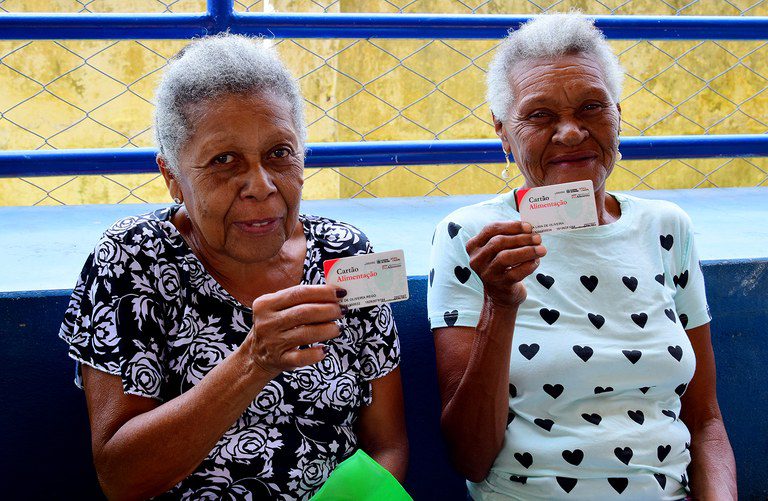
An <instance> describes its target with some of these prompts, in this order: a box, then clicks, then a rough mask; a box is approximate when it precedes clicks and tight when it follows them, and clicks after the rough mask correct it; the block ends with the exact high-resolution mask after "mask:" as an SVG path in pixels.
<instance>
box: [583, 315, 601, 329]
mask: <svg viewBox="0 0 768 501" xmlns="http://www.w3.org/2000/svg"><path fill="white" fill-rule="evenodd" d="M587 317H588V318H589V321H590V322H592V325H594V326H595V327H596V328H597V329H598V330H600V327H602V326H603V324H604V323H605V318H603V316H602V315H596V314H594V313H587Z"/></svg>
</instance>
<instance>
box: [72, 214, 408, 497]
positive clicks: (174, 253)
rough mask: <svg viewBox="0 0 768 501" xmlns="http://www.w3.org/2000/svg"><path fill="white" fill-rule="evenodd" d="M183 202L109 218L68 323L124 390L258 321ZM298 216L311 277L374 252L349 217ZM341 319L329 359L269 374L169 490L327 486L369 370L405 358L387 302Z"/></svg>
mask: <svg viewBox="0 0 768 501" xmlns="http://www.w3.org/2000/svg"><path fill="white" fill-rule="evenodd" d="M176 210H178V206H175V207H172V208H168V209H161V210H158V211H156V212H153V213H150V214H146V215H142V216H137V217H129V218H126V219H123V220H121V221H118V222H117V223H116V224H115V225H114V226H112V227H111V228H110V229H109V230H107V232H106V233H105V234H104V236H103V237H102V239H101V240H100V242H99V243H98V245H97V246H96V249H95V250H94V252H93V253H92V254H91V255H90V256H89V258H88V260H87V261H86V264H85V266H84V268H83V271H82V273H81V275H80V279H79V281H78V282H77V285H76V287H75V289H74V291H73V293H72V298H71V300H70V303H69V307H68V309H67V311H66V313H65V317H64V322H63V323H62V326H61V331H60V333H59V336H60V337H61V338H62V339H64V340H65V341H66V342H67V343H68V344H69V356H70V357H72V358H73V359H75V360H76V361H77V362H78V364H87V365H89V366H92V367H95V368H97V369H99V370H102V371H104V372H107V373H109V374H113V375H116V376H120V377H121V378H122V381H123V389H124V391H125V393H127V394H132V395H139V396H143V397H149V398H154V399H157V400H159V401H160V402H165V401H168V400H170V399H172V398H174V397H176V396H178V395H180V394H181V393H183V392H185V391H187V390H189V389H190V388H192V387H193V386H194V385H195V384H197V383H198V382H199V381H200V380H201V379H202V378H203V377H205V375H206V374H207V373H208V372H209V371H210V370H211V369H213V368H214V367H215V366H216V365H217V364H218V363H220V362H221V361H222V360H223V359H224V358H225V357H226V356H227V355H229V354H230V353H232V351H234V350H235V349H236V348H237V347H238V346H239V345H240V344H241V343H242V342H243V340H244V339H245V337H246V335H247V334H248V331H249V330H250V328H251V326H252V312H251V310H250V309H249V308H246V307H244V306H242V305H241V304H240V303H238V302H237V301H236V300H235V299H234V298H232V297H231V296H230V295H229V294H228V293H227V292H226V291H225V290H224V289H223V288H222V287H221V286H220V285H219V284H218V282H216V281H215V280H214V279H213V278H212V277H211V276H210V275H209V274H208V273H207V272H206V271H205V269H204V268H203V266H202V264H201V263H200V261H199V260H198V259H197V257H195V255H194V254H193V253H192V252H191V250H190V249H189V247H188V246H187V244H186V243H185V241H184V239H183V238H182V237H181V235H180V234H179V233H178V231H177V230H176V228H175V227H174V226H173V224H172V223H171V222H170V218H171V216H172V214H173V213H174V212H175V211H176ZM300 220H301V223H302V225H303V229H304V234H305V235H306V238H307V254H306V259H305V262H304V276H303V280H302V284H322V283H325V277H324V276H323V271H322V269H323V267H322V263H323V261H325V260H326V259H334V258H338V257H344V256H350V255H356V254H364V253H369V252H372V249H371V245H370V243H369V242H368V240H367V238H366V237H365V235H364V234H363V233H362V232H360V231H359V230H358V229H356V228H354V227H353V226H351V225H348V224H344V223H340V222H336V221H333V220H330V219H325V218H321V217H315V216H304V215H302V216H300ZM340 325H341V334H340V335H339V336H338V337H337V338H335V339H333V340H331V341H330V342H328V345H329V347H330V351H329V354H328V355H327V356H326V358H325V359H324V360H323V361H322V362H320V363H318V364H316V365H313V366H310V367H304V368H300V369H297V370H294V371H289V372H285V373H283V374H281V375H280V376H278V377H276V378H275V379H273V380H272V381H271V382H270V383H269V384H267V386H266V387H265V388H264V389H263V390H262V391H261V392H260V393H259V394H258V395H257V396H256V398H255V399H254V401H253V402H252V403H251V405H249V406H248V408H247V409H246V410H245V412H244V413H243V414H242V416H240V418H239V419H238V420H237V422H235V423H234V424H233V425H232V427H231V428H230V429H229V430H228V431H227V432H226V433H225V434H224V436H223V437H222V438H221V439H220V440H219V442H218V443H217V444H216V446H215V447H214V448H213V450H212V451H211V452H210V454H209V455H208V457H207V458H206V459H205V460H204V461H203V462H202V463H201V464H200V466H199V467H198V468H197V470H196V471H195V472H194V473H192V474H191V475H190V476H189V477H187V478H186V479H185V480H183V481H182V482H181V483H179V484H178V485H177V486H175V487H174V488H173V489H171V490H170V491H169V492H168V493H166V494H165V495H163V496H160V498H163V499H165V498H168V499H196V500H197V499H285V500H292V499H307V498H309V497H310V496H311V495H312V494H313V493H314V492H315V491H316V490H317V489H319V487H320V486H321V485H322V484H323V482H324V481H325V480H326V478H327V477H328V475H329V474H330V472H331V471H332V470H333V468H334V467H335V466H336V465H337V464H338V463H339V462H340V461H342V460H344V459H345V458H347V457H348V456H350V455H351V454H352V453H353V452H354V451H355V450H356V448H357V439H356V436H355V432H354V426H355V423H356V421H357V418H358V414H359V410H360V407H361V406H363V405H369V404H370V403H371V387H370V381H371V380H373V379H377V378H380V377H382V376H384V375H386V374H388V373H389V372H390V371H392V370H393V369H395V368H396V367H397V366H398V364H399V360H400V347H399V342H398V338H397V330H396V328H395V323H394V320H393V318H392V312H391V310H390V308H389V307H388V306H386V305H384V306H378V307H373V308H361V309H352V310H350V311H349V313H347V315H346V316H345V318H343V319H342V320H341V321H340ZM78 375H79V370H78ZM76 383H78V385H81V383H80V381H79V376H78V381H76Z"/></svg>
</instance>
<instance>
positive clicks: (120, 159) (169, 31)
mask: <svg viewBox="0 0 768 501" xmlns="http://www.w3.org/2000/svg"><path fill="white" fill-rule="evenodd" d="M528 19H530V16H482V15H435V14H253V13H239V12H235V11H234V9H233V0H208V10H207V12H205V13H200V14H159V15H154V14H74V15H70V14H3V15H0V39H5V40H12V39H23V40H30V39H89V40H92V39H185V38H191V37H194V36H200V35H206V34H212V33H219V32H222V31H226V30H229V31H231V32H234V33H246V34H252V35H263V36H267V37H275V38H374V37H376V38H419V39H460V38H463V39H498V38H502V37H503V36H505V35H506V33H507V32H508V30H510V29H516V28H517V27H518V26H519V25H520V24H521V23H523V22H525V21H527V20H528ZM594 19H595V20H596V21H595V22H596V25H597V26H598V27H599V28H600V29H602V30H603V32H604V33H605V34H606V36H607V37H608V38H611V39H632V40H768V17H714V16H691V17H679V16H595V17H594ZM621 151H622V155H623V156H624V158H625V159H627V160H641V159H654V158H660V159H661V158H663V159H668V158H708V157H768V135H764V134H754V135H723V136H669V137H658V136H656V137H654V136H644V137H627V138H622V142H621ZM154 156H155V151H154V150H153V149H151V148H138V149H93V150H57V151H5V152H0V177H26V176H48V175H81V174H118V173H143V172H156V170H157V169H156V167H155V163H154ZM501 161H503V156H502V154H501V146H500V143H499V141H495V140H464V141H381V142H361V143H319V144H310V145H309V152H308V155H307V161H306V166H307V167H356V166H376V165H419V164H422V165H423V164H458V163H475V164H477V163H497V162H501Z"/></svg>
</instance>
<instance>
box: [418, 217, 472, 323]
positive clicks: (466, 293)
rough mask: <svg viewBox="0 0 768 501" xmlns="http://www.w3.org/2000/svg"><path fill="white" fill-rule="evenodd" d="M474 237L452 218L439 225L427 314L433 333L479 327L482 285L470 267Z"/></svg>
mask: <svg viewBox="0 0 768 501" xmlns="http://www.w3.org/2000/svg"><path fill="white" fill-rule="evenodd" d="M470 238H471V235H469V234H468V233H467V231H466V230H465V229H464V228H463V227H462V225H461V223H460V222H453V221H451V216H448V218H446V219H444V220H443V221H441V222H440V224H438V225H437V228H436V229H435V235H434V238H433V240H432V252H431V255H430V271H429V279H428V280H429V287H428V290H427V312H428V315H429V323H430V326H431V328H432V329H437V328H440V327H454V326H455V327H477V322H478V320H479V319H480V310H481V309H482V307H483V284H482V282H481V281H480V278H479V277H478V276H477V275H476V274H475V272H474V271H472V269H471V268H470V266H469V255H468V254H467V250H466V245H467V241H468V240H469V239H470Z"/></svg>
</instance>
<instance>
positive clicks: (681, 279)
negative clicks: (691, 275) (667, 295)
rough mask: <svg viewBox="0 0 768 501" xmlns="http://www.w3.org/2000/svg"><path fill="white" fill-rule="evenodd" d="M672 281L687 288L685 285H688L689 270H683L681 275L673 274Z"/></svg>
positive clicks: (682, 287)
mask: <svg viewBox="0 0 768 501" xmlns="http://www.w3.org/2000/svg"><path fill="white" fill-rule="evenodd" d="M672 282H674V284H675V286H677V287H680V288H681V289H685V286H686V285H688V270H685V271H684V272H682V273H681V274H680V276H677V275H675V276H673V277H672Z"/></svg>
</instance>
